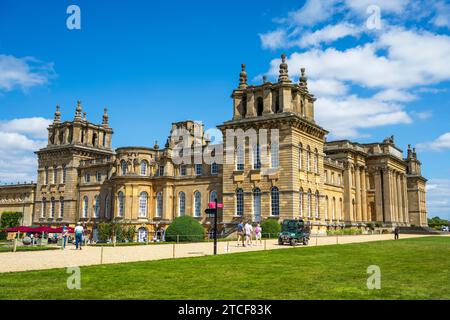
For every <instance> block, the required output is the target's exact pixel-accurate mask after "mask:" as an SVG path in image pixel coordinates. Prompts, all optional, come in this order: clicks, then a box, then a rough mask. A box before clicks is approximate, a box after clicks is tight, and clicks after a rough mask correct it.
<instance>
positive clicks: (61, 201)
mask: <svg viewBox="0 0 450 320" xmlns="http://www.w3.org/2000/svg"><path fill="white" fill-rule="evenodd" d="M59 217H60V218H63V217H64V198H61V199H59Z"/></svg>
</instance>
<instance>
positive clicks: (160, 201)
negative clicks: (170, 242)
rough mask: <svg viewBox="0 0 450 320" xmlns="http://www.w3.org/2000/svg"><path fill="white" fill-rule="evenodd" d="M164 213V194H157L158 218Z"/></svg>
mask: <svg viewBox="0 0 450 320" xmlns="http://www.w3.org/2000/svg"><path fill="white" fill-rule="evenodd" d="M162 212H163V194H162V192H161V191H160V192H158V193H157V194H156V217H158V218H161V217H162Z"/></svg>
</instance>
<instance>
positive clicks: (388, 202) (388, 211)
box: [383, 168, 394, 223]
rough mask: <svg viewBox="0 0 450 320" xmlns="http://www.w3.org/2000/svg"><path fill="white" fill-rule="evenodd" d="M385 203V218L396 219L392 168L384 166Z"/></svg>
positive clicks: (390, 220) (386, 220)
mask: <svg viewBox="0 0 450 320" xmlns="http://www.w3.org/2000/svg"><path fill="white" fill-rule="evenodd" d="M383 204H384V220H385V222H390V223H392V221H393V220H394V217H393V206H392V170H391V169H389V168H383Z"/></svg>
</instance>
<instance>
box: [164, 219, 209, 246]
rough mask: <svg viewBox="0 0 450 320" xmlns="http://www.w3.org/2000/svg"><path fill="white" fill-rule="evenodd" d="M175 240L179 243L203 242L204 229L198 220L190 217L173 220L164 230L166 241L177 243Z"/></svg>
mask: <svg viewBox="0 0 450 320" xmlns="http://www.w3.org/2000/svg"><path fill="white" fill-rule="evenodd" d="M177 236H178V237H177ZM177 238H178V240H179V241H180V242H188V241H203V240H204V239H205V229H204V228H203V226H202V225H201V224H200V222H198V220H196V219H194V218H192V217H189V216H182V217H178V218H175V220H173V222H172V223H171V224H170V226H169V227H168V228H167V230H166V240H167V241H177Z"/></svg>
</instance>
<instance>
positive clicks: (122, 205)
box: [117, 191, 125, 217]
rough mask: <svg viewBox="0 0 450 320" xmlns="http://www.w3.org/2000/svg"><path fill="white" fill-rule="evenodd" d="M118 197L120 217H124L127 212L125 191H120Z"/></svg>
mask: <svg viewBox="0 0 450 320" xmlns="http://www.w3.org/2000/svg"><path fill="white" fill-rule="evenodd" d="M117 198H118V202H119V207H118V210H117V212H118V215H117V216H118V217H123V215H124V213H125V196H124V195H123V192H122V191H120V192H119V193H118V194H117Z"/></svg>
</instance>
